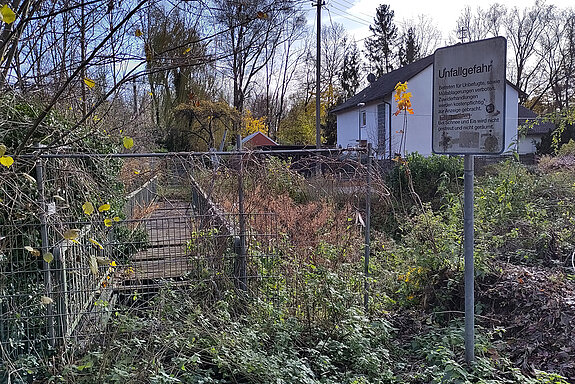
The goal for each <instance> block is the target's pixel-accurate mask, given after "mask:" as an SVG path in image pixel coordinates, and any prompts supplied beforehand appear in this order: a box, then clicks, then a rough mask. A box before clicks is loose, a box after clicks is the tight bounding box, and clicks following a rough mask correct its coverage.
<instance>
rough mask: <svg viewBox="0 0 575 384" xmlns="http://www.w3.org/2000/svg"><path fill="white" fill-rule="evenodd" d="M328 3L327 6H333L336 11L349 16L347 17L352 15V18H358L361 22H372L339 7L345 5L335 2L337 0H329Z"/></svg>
mask: <svg viewBox="0 0 575 384" xmlns="http://www.w3.org/2000/svg"><path fill="white" fill-rule="evenodd" d="M328 5H329V6H332V7H333V8H335V9H337V10H338V11H340V12H342V13H344V14H346V15H347V16H349V17H352V18H354V19H357V20H359V21H360V22H362V23H366V24H371V23H372V22H373V21H372V20H369V19H365V18H363V17H360V16H356V15H354V14H352V13H350V12H348V11H347V10H346V9H342V8H340V7H343V8H345V6H344V5H341V4H339V3H337V2H335V1H333V0H331V1H330V3H329V4H328Z"/></svg>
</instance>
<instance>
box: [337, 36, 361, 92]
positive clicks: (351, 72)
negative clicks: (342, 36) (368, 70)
mask: <svg viewBox="0 0 575 384" xmlns="http://www.w3.org/2000/svg"><path fill="white" fill-rule="evenodd" d="M340 82H341V87H342V89H343V93H344V97H345V98H346V99H347V98H350V97H352V96H353V95H355V92H356V91H357V89H358V88H359V50H358V49H357V45H356V44H355V42H353V43H352V44H350V45H349V46H348V49H347V50H346V54H345V56H344V58H343V65H342V68H341V78H340Z"/></svg>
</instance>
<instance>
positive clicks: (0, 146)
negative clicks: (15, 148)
mask: <svg viewBox="0 0 575 384" xmlns="http://www.w3.org/2000/svg"><path fill="white" fill-rule="evenodd" d="M6 150H7V148H6V146H5V145H4V144H0V156H4V154H5V153H6Z"/></svg>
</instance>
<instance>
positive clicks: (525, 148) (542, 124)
mask: <svg viewBox="0 0 575 384" xmlns="http://www.w3.org/2000/svg"><path fill="white" fill-rule="evenodd" d="M518 117H519V126H522V125H525V126H526V127H528V129H527V131H526V132H522V133H520V134H519V145H518V146H517V152H519V154H520V155H523V154H527V153H535V151H536V150H537V147H536V146H537V145H538V144H540V143H541V139H542V138H543V136H545V135H546V134H548V133H549V132H551V131H553V130H555V128H556V126H555V124H553V123H552V122H550V121H543V120H541V119H539V116H537V114H536V113H535V112H533V111H532V110H530V109H527V108H525V107H524V106H522V105H520V106H519V111H518Z"/></svg>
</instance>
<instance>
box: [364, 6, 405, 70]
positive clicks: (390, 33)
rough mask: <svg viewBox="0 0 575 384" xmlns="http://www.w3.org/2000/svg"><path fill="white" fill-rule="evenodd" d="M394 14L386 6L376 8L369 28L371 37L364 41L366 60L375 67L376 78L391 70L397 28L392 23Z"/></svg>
mask: <svg viewBox="0 0 575 384" xmlns="http://www.w3.org/2000/svg"><path fill="white" fill-rule="evenodd" d="M393 16H394V12H393V11H392V10H391V9H390V8H389V5H387V4H381V5H380V6H379V7H377V10H376V14H375V18H374V19H373V23H374V24H373V25H370V26H369V30H370V31H371V33H372V36H370V37H368V38H367V39H366V40H365V50H366V52H365V53H366V55H367V59H368V61H369V62H370V64H371V65H373V66H375V70H376V73H377V76H378V77H379V76H382V75H383V74H385V73H387V72H390V71H391V70H393V66H392V61H393V45H394V43H395V39H396V37H397V27H396V26H395V24H394V23H393Z"/></svg>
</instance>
